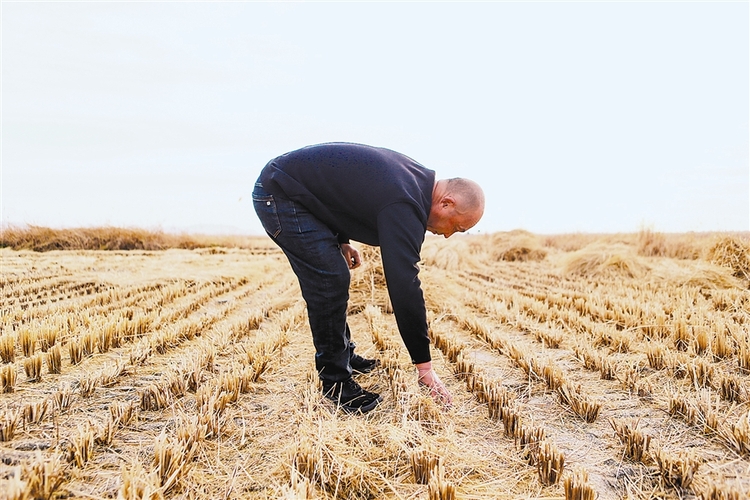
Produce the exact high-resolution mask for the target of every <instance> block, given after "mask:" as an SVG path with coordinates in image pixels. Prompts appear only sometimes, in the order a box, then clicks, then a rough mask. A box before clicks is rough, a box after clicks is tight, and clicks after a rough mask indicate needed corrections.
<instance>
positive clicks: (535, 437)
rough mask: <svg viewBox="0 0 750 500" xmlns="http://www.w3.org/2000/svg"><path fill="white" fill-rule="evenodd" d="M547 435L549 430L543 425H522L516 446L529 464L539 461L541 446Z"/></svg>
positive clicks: (517, 435)
mask: <svg viewBox="0 0 750 500" xmlns="http://www.w3.org/2000/svg"><path fill="white" fill-rule="evenodd" d="M546 437H547V431H545V430H544V428H543V427H525V426H521V428H520V429H519V430H518V432H517V434H516V447H517V448H518V450H519V451H520V452H521V456H522V457H523V458H524V459H525V460H526V461H527V462H528V464H529V465H536V464H537V463H538V462H539V448H540V445H541V443H542V442H544V439H545V438H546Z"/></svg>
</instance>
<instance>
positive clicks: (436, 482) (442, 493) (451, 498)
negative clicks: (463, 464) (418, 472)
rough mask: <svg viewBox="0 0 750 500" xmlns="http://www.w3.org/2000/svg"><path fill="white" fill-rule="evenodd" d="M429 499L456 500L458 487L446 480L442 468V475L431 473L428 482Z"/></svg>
mask: <svg viewBox="0 0 750 500" xmlns="http://www.w3.org/2000/svg"><path fill="white" fill-rule="evenodd" d="M427 498H428V499H429V500H455V499H456V487H455V486H454V485H453V484H451V483H449V482H448V481H446V480H445V478H444V477H443V474H442V467H440V473H438V474H436V473H434V472H433V473H430V480H429V481H428V482H427Z"/></svg>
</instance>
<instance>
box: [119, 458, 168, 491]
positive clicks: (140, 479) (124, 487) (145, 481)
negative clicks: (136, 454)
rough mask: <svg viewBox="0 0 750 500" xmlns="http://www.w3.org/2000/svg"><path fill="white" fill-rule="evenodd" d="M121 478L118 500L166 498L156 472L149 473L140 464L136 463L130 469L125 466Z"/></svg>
mask: <svg viewBox="0 0 750 500" xmlns="http://www.w3.org/2000/svg"><path fill="white" fill-rule="evenodd" d="M120 477H121V480H120V488H119V490H118V492H117V500H161V499H162V498H164V495H163V494H162V488H161V486H160V484H159V478H158V477H157V475H156V472H155V471H152V472H150V473H147V472H146V471H145V470H144V469H143V466H142V465H141V464H140V462H134V463H133V464H132V465H131V466H130V467H126V466H125V465H124V464H123V466H122V469H121V472H120Z"/></svg>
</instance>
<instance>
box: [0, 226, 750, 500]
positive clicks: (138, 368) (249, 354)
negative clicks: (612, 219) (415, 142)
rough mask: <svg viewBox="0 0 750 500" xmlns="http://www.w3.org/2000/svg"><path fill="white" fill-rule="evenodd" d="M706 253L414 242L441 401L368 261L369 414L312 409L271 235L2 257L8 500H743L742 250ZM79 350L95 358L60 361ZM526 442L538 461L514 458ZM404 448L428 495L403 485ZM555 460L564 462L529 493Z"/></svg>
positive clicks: (638, 242) (305, 348)
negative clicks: (426, 471) (538, 436)
mask: <svg viewBox="0 0 750 500" xmlns="http://www.w3.org/2000/svg"><path fill="white" fill-rule="evenodd" d="M659 238H662V239H659ZM717 238H718V237H717ZM732 238H733V239H732V241H735V242H737V241H739V242H740V243H741V244H742V245H745V247H742V248H744V250H743V249H741V251H746V245H747V243H746V242H747V240H746V237H745V236H733V237H732ZM698 239H700V241H699V242H698V241H697V240H698ZM714 241H717V240H716V238H714V239H710V237H709V236H706V235H704V236H701V237H700V238H699V237H698V236H695V235H676V236H673V237H669V238H666V239H664V238H663V237H661V236H660V235H653V234H651V235H649V234H645V235H644V234H641V235H637V237H636V236H633V235H630V236H622V237H608V238H603V239H602V238H593V237H585V236H567V237H548V238H544V237H539V236H534V235H531V234H528V233H521V232H517V233H510V234H507V233H506V234H502V235H487V236H472V237H460V236H459V237H455V238H451V240H448V241H445V240H442V239H441V240H438V239H432V238H428V241H427V242H426V244H425V248H424V249H423V259H424V261H423V263H422V265H421V268H422V272H421V273H420V278H421V279H422V283H423V289H424V292H425V297H426V300H427V304H428V316H429V320H430V327H431V334H432V337H433V341H434V346H433V358H434V365H435V368H436V370H437V372H438V373H439V374H440V376H441V377H442V378H443V380H444V381H445V382H446V383H447V385H448V387H449V389H450V390H451V391H452V393H453V394H454V397H455V402H454V405H453V407H452V408H450V409H443V408H441V407H440V406H439V405H437V404H436V403H434V402H433V401H432V400H431V399H430V398H429V397H428V396H427V395H425V394H423V393H420V391H419V389H418V387H417V384H416V374H415V372H414V369H413V367H412V366H411V365H410V363H409V359H408V356H407V354H406V350H405V349H404V347H403V344H402V343H401V341H400V338H399V337H398V332H397V330H396V328H395V320H394V318H393V316H392V314H390V308H389V304H388V299H387V293H386V290H385V285H384V279H383V276H382V269H381V267H380V266H379V256H378V254H377V251H376V250H375V249H371V248H362V249H361V250H362V251H363V254H364V257H365V260H366V263H365V264H364V265H363V266H362V268H360V269H358V270H355V271H354V272H353V274H352V289H351V301H350V311H349V314H350V325H351V327H352V331H353V336H354V339H355V341H356V342H357V344H358V351H359V352H361V353H362V354H364V355H366V356H372V357H379V358H380V359H381V360H382V361H383V366H382V367H381V368H380V369H379V370H377V371H376V372H374V373H372V374H368V375H363V376H359V377H358V380H359V381H360V383H362V385H363V386H365V387H366V388H368V389H370V390H375V391H379V392H380V393H381V394H382V395H383V397H384V401H383V403H382V404H381V405H380V406H379V407H378V408H377V409H376V410H375V411H373V412H371V413H369V414H367V415H365V416H361V415H360V416H356V415H355V416H351V415H346V414H343V413H342V412H340V411H336V410H335V408H334V406H333V405H332V404H331V403H329V402H328V401H326V400H324V399H323V398H321V396H320V393H319V387H318V385H317V380H316V376H315V374H314V367H313V348H312V342H311V339H310V333H309V330H308V326H307V323H306V312H305V309H304V303H303V302H302V301H301V297H300V294H299V291H298V287H297V284H296V281H295V278H294V275H293V274H292V272H291V270H290V268H289V266H288V264H287V263H286V261H285V260H284V259H283V255H281V254H280V253H279V252H278V251H276V250H275V249H274V248H273V247H272V246H270V244H271V243H270V240H265V239H262V240H259V242H258V243H256V244H255V245H254V246H253V247H252V249H225V248H213V249H197V250H166V251H154V252H149V251H129V252H124V251H110V252H107V251H53V252H47V253H34V252H27V251H11V250H7V249H6V250H0V265H1V266H2V268H1V271H2V276H1V278H2V282H1V283H0V284H1V285H2V290H3V292H2V302H1V305H0V307H1V308H2V317H1V319H0V326H2V336H0V351H3V343H4V342H8V341H10V342H12V346H13V348H12V354H13V357H14V360H13V361H12V362H11V363H0V391H1V390H2V386H3V384H5V386H6V387H5V388H6V390H12V392H6V393H2V394H0V438H2V439H5V441H3V442H0V498H116V497H118V496H119V497H120V498H128V499H130V498H159V497H162V496H164V497H168V498H226V499H229V498H347V499H348V498H363V499H364V498H373V499H375V498H393V499H396V498H399V499H415V498H436V499H437V498H443V499H447V498H451V491H452V490H454V491H455V493H454V497H455V498H465V499H489V498H501V499H505V498H519V499H520V498H524V499H532V498H546V499H552V498H566V492H565V488H564V486H563V484H564V482H565V481H566V480H567V481H568V483H569V484H568V486H569V487H570V489H572V488H573V487H577V488H579V489H580V490H582V492H580V493H579V494H578V495H579V496H574V495H573V494H571V492H568V493H567V495H568V498H593V497H587V496H586V491H587V487H588V488H590V490H589V491H593V492H595V494H598V497H599V498H601V499H616V498H669V499H672V498H675V499H676V498H697V497H699V496H700V495H701V494H702V495H703V496H704V498H715V499H720V498H748V495H749V494H750V460H749V459H748V454H749V453H750V416H749V414H748V410H750V408H748V390H750V375H748V374H749V373H750V343H749V342H750V340H749V339H748V328H749V327H750V312H749V311H750V293H749V292H748V281H747V276H746V275H744V274H743V272H744V271H743V268H742V263H743V262H745V261H743V260H742V259H746V258H747V255H746V254H742V255H740V254H736V252H735V253H734V254H732V255H731V256H730V257H731V258H728V259H729V260H726V259H725V260H717V259H718V257H716V256H717V255H719V254H718V253H717V252H718V251H717V250H716V248H714V247H712V246H711V245H712V244H713V243H712V242H714ZM654 245H655V246H654ZM654 248H656V250H654ZM712 248H713V250H712ZM721 248H724V247H721ZM712 251H713V253H712ZM726 252H728V250H726V249H725V254H726ZM722 255H724V254H722ZM724 256H726V255H724ZM677 257H681V258H677ZM732 259H734V260H732ZM711 261H713V263H712V262H711ZM735 261H736V262H735ZM733 263H734V264H733ZM737 263H739V264H737ZM719 264H724V265H719ZM53 336H56V338H55V339H54V344H55V345H56V346H58V347H57V349H59V351H60V353H61V365H60V366H61V373H59V374H52V373H49V359H48V357H49V356H50V353H52V352H53V351H54V349H55V348H54V347H53V348H51V349H47V348H48V346H47V345H45V343H46V344H52V343H53V342H52V337H53ZM118 339H119V347H114V346H113V345H109V346H107V345H106V344H107V343H110V344H112V343H114V344H116V343H117V340H118ZM24 341H25V342H26V344H27V350H28V349H29V346H30V345H33V346H34V353H33V354H32V353H31V352H27V353H26V354H27V355H25V354H24V349H23V343H24ZM71 346H73V350H75V349H76V348H77V349H84V350H85V348H86V347H88V348H89V349H91V350H92V352H91V353H90V354H88V355H86V354H85V353H84V355H83V357H82V360H81V361H80V363H78V364H71ZM42 348H44V349H46V350H47V351H46V352H44V353H42V351H43V349H42ZM3 352H4V353H5V354H6V355H7V354H8V348H6V349H5V351H3ZM40 353H42V354H41V356H40ZM37 357H39V359H41V360H42V369H41V380H39V381H32V380H31V377H33V375H31V376H29V375H28V374H27V372H26V368H25V366H26V365H29V367H30V370H31V373H32V374H33V367H32V366H31V365H33V360H34V359H36V358H37ZM37 362H38V361H37ZM11 371H13V372H14V373H15V374H16V379H15V382H14V383H12V384H11V382H9V379H10V378H12V376H11V375H9V373H10V372H11ZM10 385H12V387H9V386H10ZM561 393H566V394H568V398H569V399H568V400H565V399H564V398H563V397H562V396H561ZM66 398H67V399H68V400H69V405H67V407H64V408H61V407H60V406H61V405H62V406H65V403H64V400H65V399H66ZM157 408H158V409H157ZM490 408H492V409H493V411H494V412H495V414H494V416H491V411H490ZM128 411H131V412H132V413H133V417H132V418H130V419H129V420H128V418H127V417H123V416H122V414H123V413H125V414H127V413H128ZM497 412H499V414H501V415H504V416H505V419H506V421H505V423H504V422H503V419H502V418H498V413H497ZM587 412H588V420H590V421H586V414H587ZM597 412H598V413H597ZM42 413H43V414H42ZM514 421H515V424H514V423H513V422H514ZM14 423H15V429H13V427H14ZM506 424H507V425H506ZM625 424H627V425H629V428H630V431H627V430H626V431H623V430H622V429H623V426H624V425H625ZM615 427H619V428H620V429H621V430H620V433H619V434H620V436H621V438H622V440H621V439H620V438H618V435H617V433H616V432H615V430H614V428H615ZM534 430H538V432H542V431H543V432H544V434H545V435H546V439H545V441H544V443H543V444H542V445H541V446H540V448H542V449H546V450H547V453H540V452H538V451H534V450H531V452H530V453H527V451H525V450H523V449H521V447H520V445H519V437H520V436H521V435H522V434H523V433H530V432H532V431H534ZM628 439H629V440H630V446H629V450H630V452H629V453H628V451H627V450H628V447H627V446H626V444H627V442H628ZM647 439H650V447H649V448H648V450H643V445H644V443H645V441H646V440H647ZM639 451H643V455H642V456H641V457H636V458H633V457H630V456H628V454H630V455H634V454H635V455H637V453H638V452H639ZM420 453H424V454H425V456H426V458H425V459H424V463H426V462H427V461H428V459H429V458H430V457H431V458H432V462H433V463H434V464H435V466H434V467H432V473H433V476H432V480H431V484H430V485H426V484H417V481H415V468H414V465H413V462H414V461H416V462H417V463H422V462H420V461H419V459H418V458H419V456H420ZM550 456H557V457H558V458H559V457H560V456H562V457H563V458H564V469H563V471H562V474H561V479H559V481H558V482H557V483H556V484H553V485H550V486H545V485H543V484H542V483H541V480H540V473H539V471H538V469H539V468H540V467H548V466H550V464H551V462H550ZM691 460H694V463H693V465H692V467H693V468H694V467H697V469H696V470H695V474H694V478H692V482H691V481H690V479H691V477H690V472H691V471H692V469H691V468H690V463H691V462H690V461H691ZM530 462H531V463H533V465H530ZM438 464H439V465H438ZM670 464H676V465H675V467H676V468H675V469H674V470H672V471H671V473H670V470H669V466H670ZM680 466H682V467H683V469H682V470H681V471H680V470H678V469H679V467H680ZM45 467H46V469H45ZM583 471H585V472H586V473H587V474H588V480H587V481H583V479H581V477H582V476H581V474H582V473H583ZM574 472H578V475H577V476H576V478H575V480H573V473H574ZM680 484H682V486H680ZM683 486H684V487H683ZM428 495H429V496H428ZM722 495H723V496H722ZM733 495H734V496H733Z"/></svg>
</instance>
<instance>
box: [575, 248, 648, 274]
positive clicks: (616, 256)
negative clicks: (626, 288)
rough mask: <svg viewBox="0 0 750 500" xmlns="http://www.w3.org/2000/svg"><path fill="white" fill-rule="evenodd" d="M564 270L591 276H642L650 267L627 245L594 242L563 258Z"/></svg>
mask: <svg viewBox="0 0 750 500" xmlns="http://www.w3.org/2000/svg"><path fill="white" fill-rule="evenodd" d="M561 263H562V268H563V272H565V273H566V274H575V275H579V276H587V277H591V278H596V277H607V276H625V277H628V278H640V277H642V276H643V275H644V274H646V272H647V271H648V269H649V267H648V266H647V265H646V264H644V263H642V262H641V261H640V259H639V257H638V256H637V255H635V254H634V253H633V250H632V248H630V247H628V246H626V245H601V244H594V245H591V246H588V247H585V248H583V249H581V250H577V251H575V252H571V253H569V254H567V255H565V256H564V257H563V258H562V259H561Z"/></svg>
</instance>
